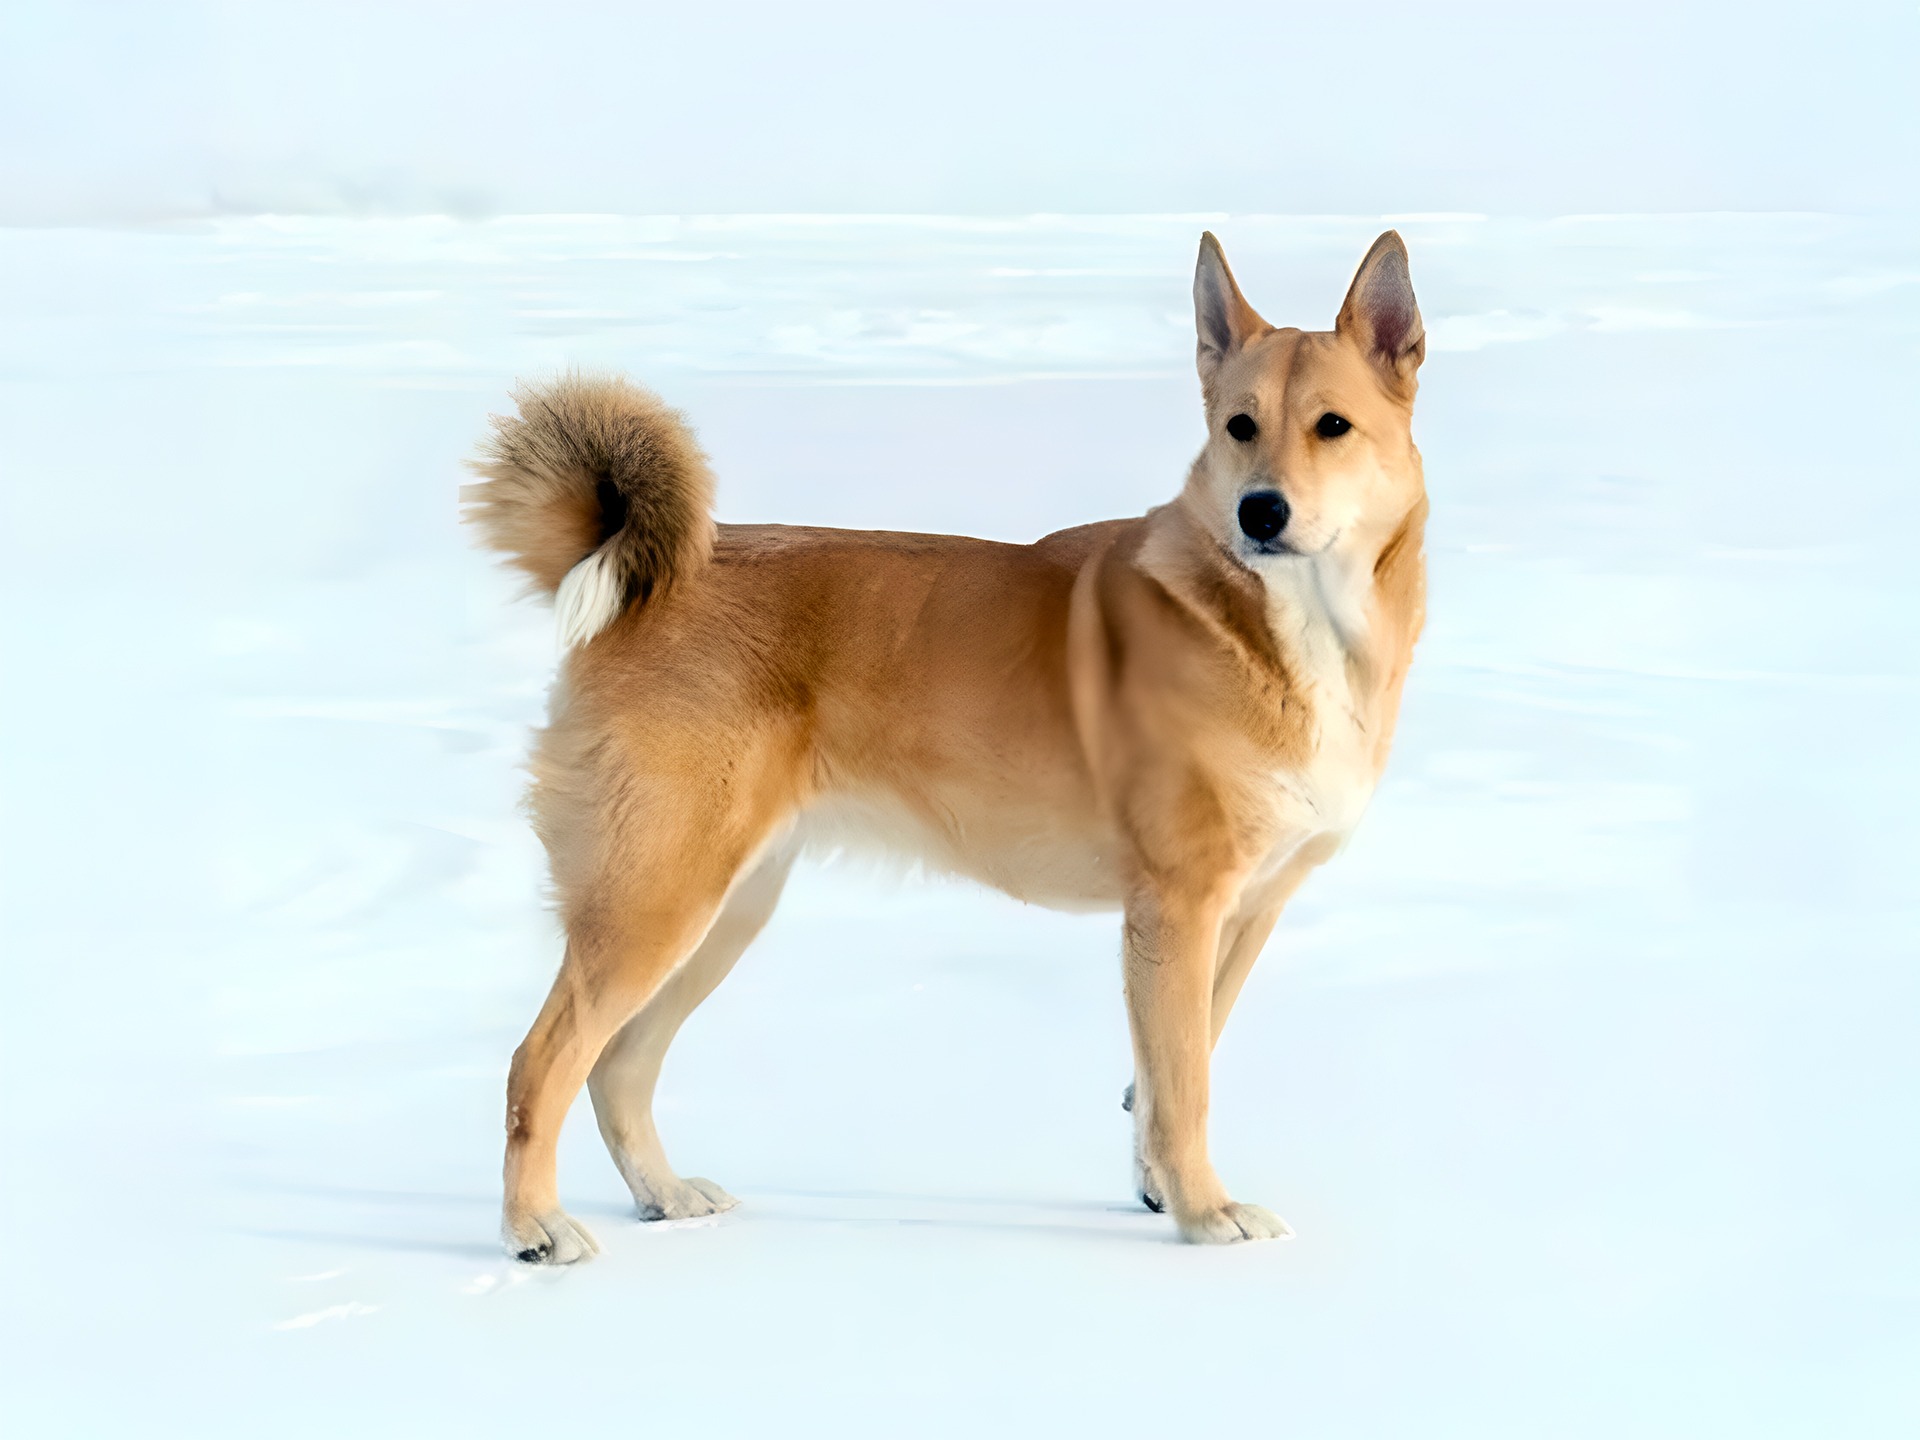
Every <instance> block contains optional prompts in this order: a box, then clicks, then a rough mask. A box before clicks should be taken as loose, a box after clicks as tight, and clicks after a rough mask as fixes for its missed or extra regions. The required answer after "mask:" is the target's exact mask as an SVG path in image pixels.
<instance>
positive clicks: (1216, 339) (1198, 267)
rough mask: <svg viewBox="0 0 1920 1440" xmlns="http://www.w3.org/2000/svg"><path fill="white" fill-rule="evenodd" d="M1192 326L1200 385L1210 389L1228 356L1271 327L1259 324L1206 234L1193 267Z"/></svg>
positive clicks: (1222, 255) (1223, 257) (1215, 242)
mask: <svg viewBox="0 0 1920 1440" xmlns="http://www.w3.org/2000/svg"><path fill="white" fill-rule="evenodd" d="M1193 325H1194V329H1195V330H1197V331H1198V332H1199V337H1200V345H1199V350H1198V361H1199V367H1200V383H1201V385H1202V386H1207V385H1211V384H1212V383H1213V377H1214V376H1215V375H1216V374H1218V373H1219V370H1220V366H1221V365H1222V364H1223V363H1224V362H1225V361H1226V359H1227V357H1228V356H1229V355H1232V354H1233V353H1234V352H1235V351H1237V350H1239V348H1240V347H1241V346H1242V345H1245V344H1246V343H1247V342H1248V341H1249V340H1251V339H1253V338H1254V337H1255V336H1256V335H1264V334H1266V332H1267V331H1269V330H1271V329H1272V328H1273V327H1272V326H1271V325H1269V324H1267V322H1266V321H1264V320H1262V319H1261V318H1260V316H1259V315H1258V314H1257V313H1256V312H1255V311H1254V308H1253V307H1252V306H1251V305H1249V304H1248V303H1247V297H1246V296H1244V295H1242V294H1241V293H1240V287H1239V286H1238V285H1236V284H1234V283H1233V271H1231V270H1229V269H1228V268H1227V257H1226V254H1225V252H1224V251H1222V250H1221V248H1220V242H1219V241H1218V240H1216V239H1214V238H1213V232H1212V231H1210V230H1209V231H1208V232H1207V233H1206V234H1204V235H1202V236H1201V237H1200V259H1199V261H1198V263H1196V264H1195V265H1194V267H1193Z"/></svg>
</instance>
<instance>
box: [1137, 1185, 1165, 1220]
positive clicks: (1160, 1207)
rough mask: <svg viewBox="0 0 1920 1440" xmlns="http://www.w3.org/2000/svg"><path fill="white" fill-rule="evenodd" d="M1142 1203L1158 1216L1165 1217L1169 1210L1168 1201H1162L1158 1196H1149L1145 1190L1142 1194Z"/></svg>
mask: <svg viewBox="0 0 1920 1440" xmlns="http://www.w3.org/2000/svg"><path fill="white" fill-rule="evenodd" d="M1140 1203H1141V1204H1142V1205H1144V1206H1146V1207H1147V1209H1149V1210H1151V1211H1153V1213H1154V1214H1156V1215H1164V1214H1165V1213H1166V1210H1167V1202H1166V1201H1164V1200H1162V1199H1161V1198H1160V1197H1159V1196H1158V1195H1149V1194H1148V1193H1147V1192H1146V1191H1145V1190H1142V1191H1141V1192H1140Z"/></svg>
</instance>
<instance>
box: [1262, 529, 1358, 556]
mask: <svg viewBox="0 0 1920 1440" xmlns="http://www.w3.org/2000/svg"><path fill="white" fill-rule="evenodd" d="M1342 533H1343V532H1342V531H1339V530H1336V531H1334V532H1333V534H1331V535H1329V536H1328V537H1327V538H1326V539H1325V540H1322V541H1321V542H1320V543H1319V544H1318V545H1316V546H1314V547H1313V548H1312V549H1310V550H1309V549H1306V548H1304V547H1302V546H1299V545H1295V544H1294V543H1293V542H1292V541H1291V540H1288V539H1286V538H1285V537H1284V536H1275V537H1274V538H1273V539H1271V540H1253V539H1248V540H1246V542H1245V544H1246V548H1247V550H1248V551H1249V552H1250V553H1252V554H1254V555H1258V556H1261V557H1262V558H1266V557H1269V556H1278V557H1284V558H1288V559H1293V560H1315V559H1318V558H1319V557H1320V556H1322V555H1324V554H1326V553H1327V552H1328V551H1329V550H1331V549H1332V548H1333V547H1334V544H1335V543H1336V542H1337V541H1338V540H1339V539H1340V536H1341V534H1342Z"/></svg>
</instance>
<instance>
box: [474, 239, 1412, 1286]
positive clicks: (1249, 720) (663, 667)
mask: <svg viewBox="0 0 1920 1440" xmlns="http://www.w3.org/2000/svg"><path fill="white" fill-rule="evenodd" d="M1193 298H1194V312H1195V326H1196V330H1197V334H1198V342H1197V347H1196V358H1197V364H1198V369H1199V376H1200V389H1201V395H1202V399H1203V404H1204V410H1205V417H1206V426H1207V439H1206V444H1205V446H1204V448H1203V449H1202V450H1201V451H1200V454H1199V456H1198V458H1197V459H1196V460H1195V461H1194V462H1193V465H1192V468H1191V469H1190V470H1189V472H1188V474H1187V477H1186V482H1185V484H1184V485H1183V486H1182V487H1181V489H1180V492H1179V493H1178V495H1176V496H1175V497H1174V498H1173V500H1171V501H1170V502H1169V503H1167V504H1165V505H1162V506H1159V507H1158V508H1156V509H1153V510H1150V511H1149V512H1148V513H1147V514H1145V515H1144V516H1139V517H1135V518H1132V519H1124V520H1107V521H1101V522H1098V523H1095V524H1089V525H1083V526H1080V527H1078V528H1075V529H1070V530H1063V531H1060V532H1059V533H1057V534H1054V535H1049V536H1047V537H1046V538H1045V539H1042V540H1039V541H1036V542H1035V543H1033V544H1031V545H1006V544H997V543H993V542H989V541H985V540H975V539H968V538H964V537H959V536H946V535H910V534H894V533H885V532H868V531H851V530H829V529H812V528H805V527H794V526H784V525H716V524H715V523H714V522H713V520H712V519H711V518H710V509H711V504H712V499H713V477H712V474H711V471H710V470H709V468H708V464H707V461H706V459H705V457H704V456H703V455H702V453H701V451H700V449H699V446H698V444H697V442H696V441H695V439H694V436H693V434H692V432H691V431H690V430H689V428H688V427H687V425H686V424H685V422H684V421H683V420H682V418H681V417H680V416H679V415H678V414H677V413H676V412H675V411H673V410H671V409H669V408H667V406H666V405H665V404H663V403H662V402H661V401H660V400H659V399H658V398H656V397H655V396H653V395H652V394H650V393H649V392H647V391H644V390H642V389H639V388H638V387H636V386H633V385H631V384H629V383H627V382H626V381H625V380H623V379H620V378H617V377H602V376H586V375H573V376H569V377H567V378H565V379H562V380H560V381H558V382H555V383H552V384H548V385H544V386H524V387H522V388H520V389H519V390H517V391H516V392H515V399H516V401H517V405H518V412H519V413H518V414H517V415H513V416H496V417H494V419H493V429H492V431H491V433H490V434H489V436H488V438H487V439H486V441H485V442H483V445H482V448H481V450H480V452H479V455H478V457H477V458H476V459H475V460H473V461H472V462H471V465H472V468H473V470H474V471H475V473H476V474H477V475H479V476H480V477H481V479H480V482H479V483H477V484H474V485H470V486H468V487H466V488H465V489H464V490H463V492H462V498H463V500H464V501H465V502H467V505H468V509H467V518H468V519H470V520H471V521H473V522H474V523H476V524H477V525H478V527H479V530H480V532H481V535H482V537H483V540H484V543H485V544H487V545H489V546H490V547H492V548H494V549H496V550H499V551H503V552H505V554H506V556H507V557H509V560H510V562H511V563H512V564H513V565H515V566H517V567H519V569H521V570H522V571H524V572H525V574H526V575H527V576H528V577H529V578H530V580H531V581H532V584H533V587H534V588H535V589H536V590H537V591H539V592H543V593H545V594H548V595H551V596H552V597H553V598H554V602H555V606H556V609H557V611H558V618H559V625H560V631H561V637H562V642H563V646H564V650H565V656H564V659H563V660H562V662H561V666H560V672H559V677H558V679H557V681H556V683H555V686H554V690H553V695H552V702H551V716H550V723H549V724H548V726H547V728H546V729H545V730H544V731H543V732H541V733H540V735H539V737H538V739H537V742H536V745H535V749H534V754H533V759H532V770H533V776H534V779H533V785H532V789H531V794H530V801H529V808H530V811H531V814H532V817H533V822H534V826H535V829H536V830H537V831H538V833H539V836H540V839H541V840H542V841H543V842H544V844H545V846H546V849H547V853H548V856H549V858H550V860H551V865H552V875H553V886H554V893H555V896H556V899H557V903H558V908H559V912H560V916H561V919H562V921H563V923H564V926H565V931H566V951H565V956H564V959H563V960H562V961H561V964H560V969H559V975H558V977H557V978H556V980H555V981H554V984H553V989H552V991H551V993H550V994H549V995H548V997H547V999H546V1003H545V1004H544V1005H543V1006H542V1008H541V1010H540V1013H539V1016H538V1017H537V1018H536V1019H535V1021H534V1022H533V1027H532V1029H531V1030H530V1031H529V1033H528V1034H527V1037H526V1039H525V1041H524V1042H523V1043H522V1044H521V1045H520V1047H519V1049H518V1050H516V1051H515V1052H514V1056H513V1063H512V1067H511V1069H510V1072H509V1075H508V1080H507V1145H506V1166H505V1205H504V1212H503V1218H502V1234H503V1237H504V1240H505V1243H506V1248H507V1250H508V1252H509V1253H511V1254H512V1255H514V1256H515V1257H517V1258H518V1259H519V1260H522V1261H526V1262H528V1263H534V1264H551V1265H563V1264H568V1263H570V1262H573V1261H577V1260H581V1259H583V1258H585V1257H587V1256H590V1255H592V1254H593V1253H595V1251H596V1250H597V1248H598V1247H597V1244H596V1242H595V1241H594V1239H593V1237H592V1236H591V1235H589V1234H588V1232H587V1231H586V1229H585V1228H584V1227H582V1226H581V1225H580V1224H579V1223H578V1222H577V1221H575V1220H573V1219H572V1218H571V1217H569V1216H568V1215H567V1213H566V1212H565V1211H564V1210H563V1209H562V1208H561V1205H560V1196H559V1191H558V1188H557V1180H556V1175H555V1143H556V1140H557V1138H558V1135H559V1132H560V1127H561V1122H562V1120H563V1119H564V1118H565V1116H566V1113H567V1110H568V1108H569V1106H570V1105H571V1104H572V1102H573V1100H574V1098H575V1097H576V1095H577V1094H578V1093H579V1090H580V1087H581V1085H582V1084H585V1085H586V1087H587V1088H588V1091H589V1092H590V1094H591V1096H592V1099H593V1109H594V1114H595V1116H596V1118H597V1119H598V1121H599V1126H600V1133H601V1135H602V1137H603V1138H604V1139H605V1141H606V1143H607V1148H608V1150H609V1151H611V1152H612V1155H613V1160H614V1163H615V1164H616V1165H617V1166H618V1167H619V1169H620V1173H621V1175H622V1176H623V1177H624V1178H625V1180H626V1182H627V1185H628V1186H629V1188H631V1190H632V1192H633V1197H634V1201H635V1203H636V1205H637V1206H638V1207H639V1213H640V1215H641V1217H642V1218H643V1219H676V1218H683V1217H689V1216H697V1215H707V1214H713V1213H717V1212H719V1211H723V1210H726V1209H729V1208H731V1207H732V1206H733V1205H734V1204H735V1203H736V1202H735V1200H734V1199H733V1197H732V1196H730V1195H728V1194H727V1192H726V1191H724V1190H723V1189H721V1188H720V1187H719V1186H718V1185H715V1184H714V1183H713V1182H711V1181H709V1180H703V1179H694V1178H688V1179H683V1178H681V1177H680V1176H678V1175H676V1174H675V1173H674V1171H673V1169H672V1167H671V1166H670V1165H669V1164H668V1163H667V1158H666V1154H665V1152H664V1151H663V1149H662V1148H661V1143H660V1136H659V1133H658V1131H657V1130H656V1129H655V1126H654V1121H653V1113H652V1112H653V1092H654V1086H655V1082H656V1081H657V1079H658V1077H659V1074H660V1065H661V1061H662V1060H663V1058H664V1057H665V1055H666V1052H667V1047H668V1046H669V1045H670V1044H671V1043H672V1041H673V1038H674V1035H675V1034H676V1032H677V1031H678V1030H679V1028H680V1026H681V1024H682V1022H683V1021H685V1020H686V1018H687V1016H688V1015H689V1014H691V1013H692V1011H693V1009H694V1007H695V1006H697V1005H699V1004H700V1002H701V1001H702V1000H704V999H705V998H706V997H707V996H708V995H709V994H711V993H712V991H713V989H714V987H715V986H717V985H718V984H719V983H720V982H721V981H722V980H723V979H725V978H726V975H727V972H728V971H729V970H730V969H731V968H732V966H733V964H734V962H735V961H736V960H738V959H739V957H740V955H741V953H742V952H743V951H744V950H745V949H746V947H747V946H748V944H749V943H750V942H751V941H752V940H753V938H754V936H755V935H756V934H757V933H758V932H759V931H760V929H761V927H762V926H763V925H765V924H766V922H767V920H768V918H769V917H770V916H771V915H772V914H773V911H774V907H775V905H776V903H777V902H778V901H779V898H780V892H781V887H782V886H783V885H784V883H785V881H786V879H787V874H788V871H789V870H790V869H791V867H792V865H793V863H794V860H795V858H796V857H797V856H798V855H799V854H800V853H801V852H802V851H804V850H806V849H808V848H809V847H814V848H829V849H835V850H838V849H843V848H846V847H848V846H850V845H857V846H878V847H879V848H880V849H882V850H884V851H887V852H890V853H893V854H896V855H901V856H904V857H906V858H908V859H910V860H917V861H920V862H923V863H925V864H926V865H927V866H929V867H931V868H933V869H936V870H939V871H943V872H948V873H952V874H957V875H964V876H969V877H971V878H973V879H975V880H978V881H981V882H983V883H985V884H987V885H991V886H993V887H995V888H996V889H999V890H1002V891H1005V892H1006V893H1007V894H1009V895H1012V896H1014V897H1015V898H1017V899H1020V900H1023V901H1028V902H1031V903H1034V904H1038V905H1047V906H1053V907H1058V908H1065V909H1075V910H1086V909H1111V910H1117V911H1120V912H1121V913H1122V915H1123V924H1122V931H1123V951H1124V964H1123V970H1124V983H1125V993H1126V1004H1127V1011H1128V1017H1129V1023H1130V1027H1131V1031H1132V1038H1133V1061H1134V1083H1133V1085H1132V1086H1130V1087H1129V1089H1128V1092H1127V1097H1126V1100H1125V1101H1124V1102H1123V1103H1124V1104H1125V1105H1126V1107H1127V1108H1128V1109H1130V1110H1131V1112H1132V1116H1133V1125H1134V1179H1135V1182H1136V1187H1137V1190H1138V1193H1139V1195H1140V1198H1141V1199H1142V1200H1143V1201H1144V1202H1145V1203H1146V1205H1148V1206H1149V1207H1150V1208H1151V1209H1153V1210H1155V1211H1162V1210H1164V1211H1168V1212H1171V1215H1172V1218H1173V1221H1174V1223H1175V1224H1176V1225H1177V1226H1178V1228H1179V1233H1180V1234H1181V1236H1183V1237H1184V1238H1185V1239H1187V1240H1190V1241H1196V1242H1203V1243H1210V1244H1217V1243H1231V1242H1235V1241H1243V1240H1261V1239H1269V1238H1275V1237H1281V1236H1285V1235H1287V1234H1289V1233H1290V1232H1289V1231H1288V1229H1287V1227H1286V1225H1285V1224H1284V1223H1283V1222H1282V1221H1281V1220H1280V1219H1279V1218H1278V1217H1277V1216H1276V1215H1274V1214H1273V1213H1272V1212H1270V1211H1268V1210H1266V1209H1263V1208H1262V1207H1260V1206H1258V1205H1252V1204H1245V1203H1242V1202H1239V1201H1236V1200H1233V1199H1231V1198H1230V1197H1229V1195H1228V1193H1227V1190H1226V1189H1225V1187H1224V1186H1223V1185H1222V1184H1221V1182H1220V1179H1219V1177H1218V1176H1217V1175H1216V1174H1215V1172H1214V1168H1213V1165H1212V1163H1211V1162H1210V1161H1209V1159H1208V1155H1207V1104H1208V1084H1209V1068H1210V1059H1211V1053H1212V1048H1213V1046H1214V1043H1215V1042H1216V1041H1217V1040H1218V1039H1219V1037H1220V1032H1221V1028H1222V1027H1223V1026H1224V1025H1225V1024H1226V1020H1227V1016H1228V1013H1229V1012H1230V1011H1231V1010H1232V1008H1233V1003H1234V1000H1235V998H1236V997H1237V996H1238V995H1239V993H1240V989H1241V986H1242V985H1243V984H1244V982H1245V981H1246V978H1247V974H1248V971H1249V970H1250V969H1251V968H1252V965H1253V962H1254V960H1255V958H1256V957H1257V956H1258V955H1259V953H1260V950H1261V947H1262V946H1263V945H1264V944H1265V943H1266V940H1267V937H1268V935H1269V933H1270V932H1271V931H1272V930H1273V927H1274V923H1275V921H1276V920H1277V919H1278V918H1279V915H1280V911H1281V907H1282V906H1283V905H1285V904H1286V902H1287V900H1288V898H1289V897H1291V896H1292V895H1293V894H1294V892H1295V891H1296V890H1297V889H1298V888H1299V887H1300V885H1301V883H1302V882H1303V881H1304V880H1305V879H1306V878H1307V876H1308V874H1309V873H1311V872H1312V871H1313V870H1314V869H1315V868H1316V867H1317V866H1319V865H1320V864H1322V863H1323V862H1324V861H1326V860H1327V859H1328V858H1329V857H1330V856H1331V855H1333V854H1334V852H1335V851H1336V850H1337V849H1338V848H1339V847H1340V845H1341V843H1342V842H1343V841H1344V840H1345V839H1346V837H1347V836H1348V835H1349V834H1350V833H1351V832H1352V830H1353V828H1354V826H1355V825H1356V824H1357V823H1358V822H1359V820H1360V817H1361V813H1362V811H1364V810H1365V808H1366V806H1367V803H1368V800H1369V798H1370V797H1371V795H1372V793H1373V790H1374V787H1375V784H1376V783H1377V781H1378V780H1379V777H1380V774H1381V770H1382V768H1383V767H1384V765H1385V764H1386V760H1387V752H1388V748H1389V746H1390V745H1391V744H1392V740H1393V733H1394V725H1395V721H1396V718H1397V716H1398V712H1399V707H1400V694H1401V689H1402V686H1403V684H1404V682H1405V680H1406V676H1407V668H1408V665H1409V663H1410V662H1411V659H1412V655H1413V648H1414V643H1415V641H1416V640H1417V638H1418V636H1419V633H1420V629H1421V626H1422V623H1423V621H1424V619H1425V610H1426V570H1425V558H1424V554H1423V550H1422V543H1423V534H1424V529H1425V522H1426V515H1427V499H1426V486H1425V480H1424V476H1423V473H1422V469H1421V460H1420V453H1419V451H1418V450H1417V449H1416V448H1415V446H1414V443H1413V438H1412V431H1411V425H1412V414H1413V402H1414V392H1415V389H1416V386H1417V371H1418V369H1419V367H1420V364H1421V361H1422V360H1423V359H1424V358H1425V353H1426V335H1425V329H1424V327H1423V325H1422V322H1421V319H1420V311H1419V307H1418V305H1417V304H1416V303H1415V300H1414V293H1413V285H1412V279H1411V275H1410V272H1409V268H1408V262H1407V251H1406V247H1405V246H1404V245H1403V244H1402V242H1401V240H1400V237H1399V236H1398V235H1397V234H1396V233H1394V232H1392V231H1388V232H1387V233H1386V234H1383V235H1382V236H1381V237H1380V238H1379V239H1378V240H1377V241H1376V242H1375V243H1374V245H1373V246H1372V248H1371V249H1370V250H1369V251H1368V252H1367V254H1366V256H1365V258H1364V259H1363V260H1362V262H1361V264H1360V268H1359V270H1358V272H1357V273H1356V275H1355V277H1354V279H1353V281H1352V284H1351V286H1350V288H1349V289H1348V291H1347V294H1346V298H1345V300H1344V302H1343V303H1342V305H1341V307H1340V310H1339V314H1338V317H1337V319H1336V320H1335V322H1334V327H1333V329H1332V330H1330V331H1320V332H1309V331H1302V330H1298V329H1291V328H1285V329H1282V328H1276V327H1274V326H1272V325H1269V324H1268V323H1267V322H1266V321H1265V320H1263V319H1261V317H1260V316H1259V314H1258V313H1257V312H1255V310H1254V309H1253V307H1252V306H1251V305H1250V304H1248V303H1247V300H1246V298H1245V297H1244V296H1243V295H1242V294H1241V292H1240V287H1239V285H1238V284H1237V283H1236V282H1235V280H1234V277H1233V272H1232V271H1231V270H1230V269H1229V268H1228V265H1227V260H1226V256H1225V254H1224V252H1223V251H1222V250H1221V248H1220V244H1219V242H1218V241H1217V240H1215V239H1214V237H1213V236H1212V235H1211V234H1208V235H1205V236H1203V237H1202V239H1201V242H1200V254H1199V260H1198V263H1197V265H1196V268H1195V273H1194V282H1193Z"/></svg>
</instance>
